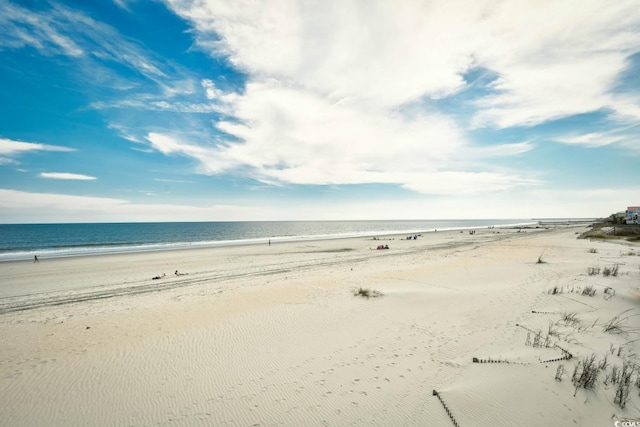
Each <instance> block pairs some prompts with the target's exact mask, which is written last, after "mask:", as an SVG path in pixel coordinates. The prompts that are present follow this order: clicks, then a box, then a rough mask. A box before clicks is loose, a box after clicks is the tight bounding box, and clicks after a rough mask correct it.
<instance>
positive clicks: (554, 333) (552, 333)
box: [547, 320, 560, 338]
mask: <svg viewBox="0 0 640 427" xmlns="http://www.w3.org/2000/svg"><path fill="white" fill-rule="evenodd" d="M547 337H558V338H560V332H558V328H557V327H556V325H555V324H554V323H553V322H552V321H551V320H549V328H548V329H547Z"/></svg>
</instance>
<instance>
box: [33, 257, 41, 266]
mask: <svg viewBox="0 0 640 427" xmlns="http://www.w3.org/2000/svg"><path fill="white" fill-rule="evenodd" d="M36 262H37V263H39V262H40V260H39V259H38V255H34V256H33V263H34V264H35V263H36Z"/></svg>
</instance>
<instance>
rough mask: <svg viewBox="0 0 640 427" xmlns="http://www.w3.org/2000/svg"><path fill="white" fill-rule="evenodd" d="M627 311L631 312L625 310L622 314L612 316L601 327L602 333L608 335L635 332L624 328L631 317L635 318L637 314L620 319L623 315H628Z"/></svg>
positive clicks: (626, 327)
mask: <svg viewBox="0 0 640 427" xmlns="http://www.w3.org/2000/svg"><path fill="white" fill-rule="evenodd" d="M629 311H631V309H629V310H625V311H623V312H622V313H620V314H618V315H616V316H613V317H612V318H611V319H610V320H609V321H608V322H606V323H605V324H604V325H603V326H602V331H603V332H608V333H610V334H627V333H629V332H636V330H635V329H633V328H630V327H628V326H626V324H627V321H628V320H629V319H630V318H631V317H634V316H637V314H632V315H629V316H624V317H622V315H623V314H625V313H628V312H629Z"/></svg>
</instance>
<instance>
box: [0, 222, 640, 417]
mask: <svg viewBox="0 0 640 427" xmlns="http://www.w3.org/2000/svg"><path fill="white" fill-rule="evenodd" d="M586 230H587V226H586V225H584V224H569V225H565V224H557V225H549V226H546V227H524V228H518V227H512V228H508V227H505V228H485V229H478V230H476V233H475V234H470V233H469V232H468V231H466V230H465V231H462V232H460V231H445V232H434V233H425V234H423V235H421V236H419V237H418V238H417V239H415V240H413V239H411V240H407V239H406V238H405V236H399V235H396V236H384V237H380V238H379V239H373V238H371V237H357V238H348V239H331V240H321V241H304V242H284V243H276V244H271V245H269V244H267V243H266V242H265V243H264V244H259V245H246V246H231V247H216V248H201V249H185V250H173V251H158V252H142V253H129V254H111V255H97V256H84V257H70V258H57V259H46V258H45V259H41V260H40V262H39V263H33V261H15V262H3V263H0V275H1V276H2V285H1V287H0V288H1V289H0V338H1V339H2V346H1V347H0V403H1V404H0V408H1V409H0V425H3V426H86V425H114V426H116V425H117V426H120V425H122V426H129V425H131V426H150V425H185V426H186V425H202V426H208V425H216V426H271V425H285V426H289V425H291V426H297V425H305V426H316V425H318V426H323V425H326V426H343V425H379V426H399V425H403V426H414V425H415V426H425V425H428V426H453V425H456V424H457V425H459V426H461V427H468V426H511V425H523V426H547V427H548V426H567V425H588V426H613V425H614V421H615V420H623V419H632V420H640V397H639V389H638V384H640V382H639V381H638V380H637V378H638V375H639V373H638V369H637V368H633V369H634V370H633V373H632V375H631V377H630V378H631V380H630V392H629V394H628V396H627V397H626V398H625V402H624V407H621V406H622V405H620V404H618V403H616V391H617V389H618V385H617V384H619V383H620V381H617V382H616V381H614V379H615V373H613V375H612V368H613V367H618V368H619V369H620V370H621V369H622V367H623V365H624V364H626V365H627V366H633V367H636V366H640V356H638V355H640V340H639V338H640V334H639V332H640V316H639V314H640V311H639V310H638V309H639V302H640V246H639V245H638V244H637V243H635V244H632V243H627V242H624V241H617V240H597V241H596V240H588V239H578V238H577V237H578V236H579V235H580V234H581V233H582V232H584V231H586ZM381 244H382V245H388V246H389V249H381V250H377V249H376V247H377V246H378V245H381ZM614 266H618V267H617V268H618V270H617V271H616V274H615V275H611V274H610V275H608V276H607V275H605V274H603V272H604V270H605V269H607V268H609V269H612V268H614ZM596 267H598V268H599V271H598V273H597V274H595V268H596ZM176 270H178V271H179V272H181V273H183V275H180V276H177V275H175V274H174V271H176ZM163 273H164V274H166V276H165V277H163V278H161V279H157V280H154V279H152V277H155V276H157V275H162V274H163ZM358 288H362V289H364V290H370V291H377V292H380V293H381V294H382V295H380V296H377V297H369V298H366V297H362V296H356V295H354V289H358ZM587 288H588V289H593V290H595V294H593V295H588V293H589V292H584V291H585V289H587ZM616 318H617V319H618V320H617V321H616V320H615V319H616ZM612 320H614V322H613V323H611V321H612ZM607 325H609V326H617V327H616V328H607V327H606V326H607ZM607 329H608V330H607ZM591 355H595V358H596V360H597V362H598V365H599V366H602V365H604V366H602V368H600V367H598V370H597V379H596V381H595V383H594V384H593V385H592V386H590V387H587V388H584V387H581V386H578V387H576V385H575V382H574V381H572V374H574V370H575V367H576V364H577V363H578V362H580V363H581V364H582V363H583V362H582V361H583V360H584V359H585V358H588V357H590V356H591ZM605 356H606V359H605ZM474 360H475V362H474ZM603 360H604V361H605V362H604V364H603V363H602V361H603ZM636 364H637V365H636ZM559 366H562V367H563V369H564V372H561V370H560V368H559ZM629 369H631V368H629ZM579 373H580V368H579V369H578V374H579Z"/></svg>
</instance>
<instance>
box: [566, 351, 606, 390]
mask: <svg viewBox="0 0 640 427" xmlns="http://www.w3.org/2000/svg"><path fill="white" fill-rule="evenodd" d="M599 372H600V370H599V369H598V363H596V354H595V353H592V354H591V356H587V357H585V358H584V359H582V360H580V361H578V363H577V364H576V366H575V368H574V370H573V375H572V376H571V381H572V382H573V385H574V386H575V387H576V392H577V391H578V388H586V389H592V388H593V386H594V385H595V383H596V380H597V379H598V373H599Z"/></svg>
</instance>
